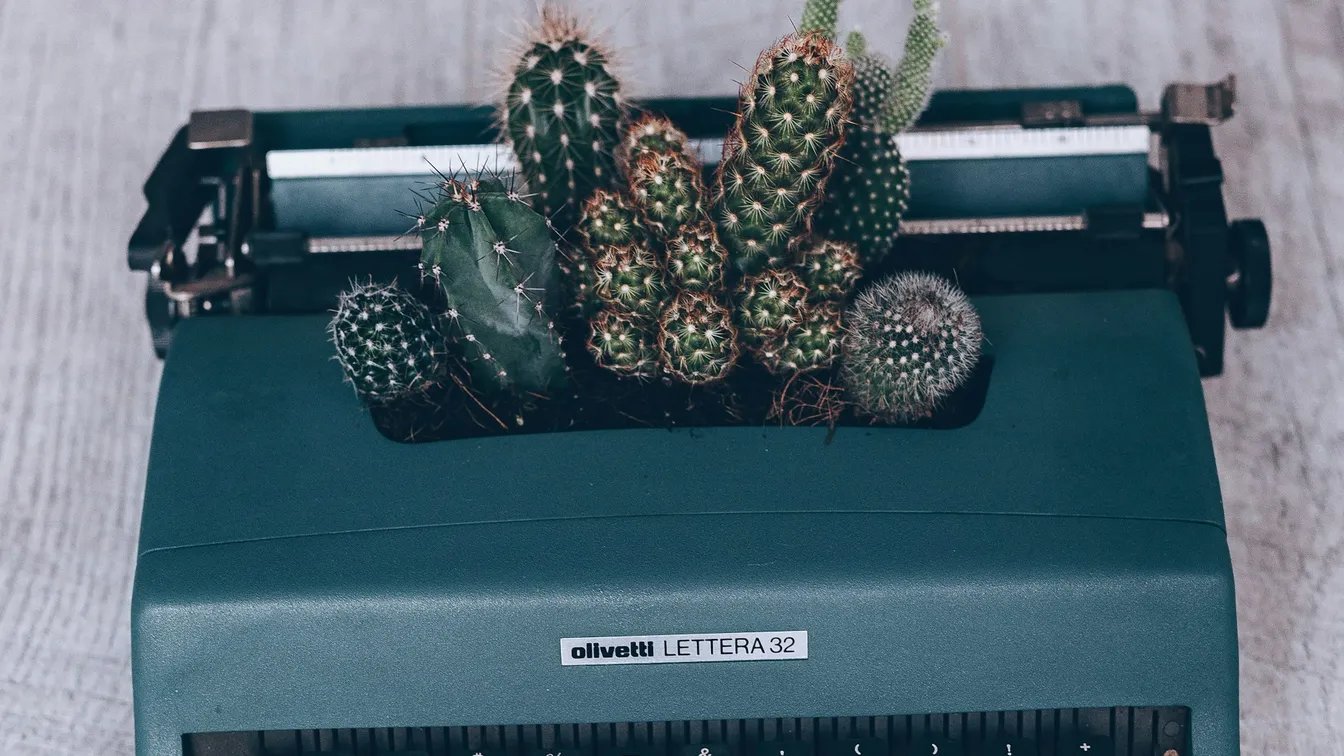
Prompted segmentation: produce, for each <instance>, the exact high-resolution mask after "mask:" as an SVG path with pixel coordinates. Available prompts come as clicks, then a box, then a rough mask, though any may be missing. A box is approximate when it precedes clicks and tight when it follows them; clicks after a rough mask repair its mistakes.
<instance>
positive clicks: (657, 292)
mask: <svg viewBox="0 0 1344 756" xmlns="http://www.w3.org/2000/svg"><path fill="white" fill-rule="evenodd" d="M593 270H594V271H595V272H596V274H597V296H598V298H599V299H601V300H602V303H603V306H604V307H605V308H609V309H612V310H615V311H617V312H621V313H625V314H629V315H634V316H636V317H639V318H656V317H657V316H658V313H659V312H660V311H661V310H662V307H663V302H664V301H665V300H666V299H667V282H666V279H664V277H663V270H662V266H661V265H659V263H658V259H657V258H656V257H654V255H653V253H652V252H650V251H649V250H648V249H647V248H645V247H640V246H636V245H630V246H625V247H606V248H604V250H603V251H602V252H601V256H600V257H598V258H597V260H596V261H595V262H594V263H593Z"/></svg>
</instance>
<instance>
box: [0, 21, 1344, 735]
mask: <svg viewBox="0 0 1344 756" xmlns="http://www.w3.org/2000/svg"><path fill="white" fill-rule="evenodd" d="M575 2H576V3H577V4H578V5H579V6H581V7H585V8H587V9H590V10H593V11H596V13H597V14H598V15H599V16H600V17H601V18H602V19H604V20H605V21H604V23H605V24H606V25H609V26H610V31H611V35H612V37H613V38H614V40H615V41H616V42H617V44H618V45H620V46H621V47H624V48H626V49H627V50H630V51H637V52H632V53H630V54H629V55H628V56H627V58H626V63H627V72H628V76H627V78H628V80H629V81H630V82H631V86H630V89H631V90H632V92H633V93H634V94H636V95H654V94H686V95H703V94H724V93H731V92H733V91H735V85H734V84H733V82H732V78H733V77H734V75H735V74H736V73H737V69H736V68H735V67H734V66H733V65H732V64H731V63H730V61H737V62H741V63H743V64H746V63H749V62H750V61H751V60H752V59H753V58H754V55H755V52H756V50H757V49H759V48H760V47H762V46H763V45H764V44H765V43H766V42H767V41H768V40H769V39H770V38H771V36H772V35H774V34H776V33H782V32H784V31H787V30H788V28H789V21H788V18H787V17H788V15H789V14H790V13H792V14H794V15H795V16H796V15H797V13H798V10H797V8H795V7H793V6H794V5H796V4H797V3H783V4H781V3H774V2H765V1H764V0H750V1H745V0H734V2H731V3H729V2H723V1H722V0H667V1H665V2H661V3H640V2H637V0H588V1H587V2H582V1H581V0H575ZM851 2H852V6H847V7H846V9H845V13H844V15H843V20H844V23H845V25H849V24H851V23H852V22H853V21H854V20H855V19H862V20H863V27H864V29H865V31H866V32H867V33H868V35H869V38H870V39H871V40H872V45H873V46H874V47H877V48H878V49H882V50H885V51H887V52H890V53H896V52H898V51H899V45H900V41H899V40H900V35H901V29H902V28H903V24H904V21H905V19H906V18H907V13H908V11H907V9H906V7H905V4H904V3H898V2H893V1H892V0H866V1H860V0H851ZM1340 2H1344V0H1291V2H1280V1H1278V0H1123V1H1113V0H993V2H983V1H982V2H973V0H944V2H943V8H944V19H945V22H946V25H947V27H948V29H949V30H950V31H951V33H952V35H953V42H952V45H951V47H950V49H949V51H948V53H947V56H946V57H945V59H944V61H943V64H942V67H941V69H940V70H939V72H938V75H937V83H938V85H939V86H942V87H951V86H1013V85H1048V84H1066V83H1100V82H1109V81H1117V80H1118V81H1122V82H1125V83H1129V84H1131V85H1133V86H1134V87H1135V88H1136V89H1137V90H1138V91H1139V92H1140V93H1141V96H1142V97H1143V98H1144V103H1145V105H1147V106H1152V105H1154V104H1155V99H1156V97H1157V96H1158V93H1159V92H1160V91H1161V88H1162V86H1163V85H1164V84H1165V83H1167V82H1168V81H1172V80H1182V79H1186V80H1196V81H1203V80H1213V79H1216V78H1220V77H1221V76H1222V75H1223V74H1224V73H1227V72H1229V71H1234V72H1236V73H1237V74H1239V76H1240V84H1241V95H1242V97H1241V103H1240V105H1241V107H1240V113H1239V114H1238V116H1237V117H1236V119H1235V120H1233V121H1232V122H1231V123H1229V124H1227V125H1225V126H1224V127H1222V128H1221V129H1220V130H1219V131H1218V136H1217V141H1218V145H1219V149H1220V153H1221V155H1222V157H1223V161H1224V168H1225V170H1226V174H1227V177H1228V184H1229V188H1228V200H1229V203H1230V205H1231V210H1232V211H1233V214H1234V215H1236V216H1259V217H1263V218H1264V219H1265V220H1266V221H1267V223H1268V224H1269V228H1270V233H1271V236H1272V240H1273V244H1274V252H1275V260H1274V262H1275V265H1276V266H1277V267H1276V271H1275V272H1276V285H1277V289H1276V296H1275V303H1274V307H1273V311H1272V316H1271V324H1270V327H1269V328H1268V329H1267V330H1264V331H1252V332H1249V333H1233V334H1232V336H1231V339H1230V343H1229V352H1228V368H1227V372H1226V374H1225V375H1224V376H1223V377H1222V378H1219V379H1216V380H1212V381H1208V382H1206V384H1205V390H1206V394H1207V400H1208V408H1209V414H1210V418H1211V424H1212V428H1213V435H1214V440H1215V443H1216V447H1217V454H1218V461H1219V465H1220V468H1221V476H1222V484H1223V493H1224V497H1225V500H1226V506H1227V515H1228V521H1229V531H1230V533H1229V539H1230V541H1231V547H1232V556H1233V560H1234V562H1235V568H1236V573H1237V585H1238V608H1239V615H1240V634H1241V642H1242V675H1241V677H1242V694H1241V695H1242V712H1243V713H1242V724H1243V741H1244V745H1243V752H1244V753H1247V754H1271V753H1272V754H1294V755H1297V756H1308V755H1310V756H1320V755H1322V754H1344V745H1341V743H1344V347H1342V346H1341V344H1342V343H1344V338H1342V334H1344V247H1341V243H1340V239H1344V126H1342V125H1341V124H1344V16H1342V15H1341V7H1340V4H1339V3H1340ZM487 9H489V10H487ZM496 9H498V10H496ZM531 9H532V3H531V0H508V1H507V2H504V1H502V0H494V1H492V2H489V3H485V2H475V1H474V0H455V1H454V0H402V1H401V2H397V3H384V2H367V1H366V2H355V1H354V0H350V1H349V2H317V1H316V0H302V1H299V2H270V1H269V0H247V1H246V2H243V1H239V0H218V1H216V2H210V1H209V0H153V1H150V0H145V1H144V2H140V3H134V4H130V3H127V4H123V3H107V2H98V0H55V1H51V2H40V3H39V2H34V1H33V0H0V208H3V211H4V212H3V216H0V753H2V754H6V755H8V754H75V753H81V754H129V753H131V750H132V745H131V737H132V719H131V687H130V670H129V665H128V661H127V655H128V644H129V631H128V627H127V625H128V617H127V605H128V600H129V593H130V581H131V574H132V567H133V553H134V548H135V542H136V527H137V519H138V516H139V507H140V497H141V489H142V487H143V483H144V471H145V456H146V452H147V448H148V445H149V433H150V423H151V419H152V415H153V408H154V395H155V386H156V382H157V379H158V372H159V365H158V364H157V363H156V361H155V360H154V359H153V356H152V354H151V351H150V348H149V342H148V337H147V336H146V331H145V323H144V317H143V315H142V312H141V296H142V287H143V280H142V279H143V277H142V276H141V275H132V274H130V273H128V272H127V271H126V269H125V241H126V239H127V237H128V235H129V233H130V230H131V229H132V227H133V226H134V224H135V221H136V219H137V218H138V216H139V213H140V212H141V211H142V209H143V208H142V203H141V198H140V195H139V191H138V187H139V184H140V183H141V181H142V180H143V179H144V178H145V177H146V176H147V174H148V172H149V170H150V168H151V167H152V165H153V163H154V161H155V159H156V158H157V157H158V155H159V153H160V151H161V150H162V148H163V147H164V146H165V145H166V143H167V140H168V138H169V136H170V134H171V133H172V131H173V130H174V129H175V128H176V127H177V126H178V125H179V124H180V123H182V122H183V121H184V120H185V119H186V117H187V114H188V112H189V111H190V110H192V109H193V108H201V107H228V106H245V107H251V108H258V109H260V108H277V107H302V106H311V107H323V106H359V105H372V104H402V103H416V102H420V103H425V102H427V103H435V102H449V101H462V100H481V99H485V98H488V97H489V96H490V88H491V73H490V70H491V67H492V66H493V65H494V63H495V61H497V60H498V56H497V52H498V50H499V48H500V46H501V45H502V44H503V43H504V40H505V38H506V36H507V33H508V32H510V31H511V30H512V29H513V28H514V23H513V19H514V17H515V16H517V15H518V14H519V13H521V12H523V11H529V10H531ZM762 18H768V19H770V20H769V21H767V22H762V20H761V19H762Z"/></svg>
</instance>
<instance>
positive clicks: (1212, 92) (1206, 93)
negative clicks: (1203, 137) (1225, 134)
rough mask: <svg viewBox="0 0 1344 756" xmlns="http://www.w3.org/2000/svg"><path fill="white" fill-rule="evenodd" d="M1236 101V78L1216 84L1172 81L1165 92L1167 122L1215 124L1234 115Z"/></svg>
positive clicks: (1164, 113) (1163, 98)
mask: <svg viewBox="0 0 1344 756" xmlns="http://www.w3.org/2000/svg"><path fill="white" fill-rule="evenodd" d="M1236 101H1237V77H1236V76H1234V75H1231V74H1229V75H1228V76H1227V78H1225V79H1223V80H1222V81H1220V82H1218V83H1216V84H1172V85H1170V86H1168V87H1167V89H1166V91H1165V92H1163V93H1162V116H1163V118H1164V120H1165V121H1166V122H1167V123H1177V124H1191V123H1193V124H1203V125H1206V126H1216V125H1218V124H1220V123H1222V122H1223V121H1226V120H1227V119H1229V118H1231V117H1232V115H1233V113H1234V112H1235V110H1234V107H1233V106H1234V105H1235V104H1236Z"/></svg>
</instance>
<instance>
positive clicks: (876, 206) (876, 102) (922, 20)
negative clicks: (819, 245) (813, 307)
mask: <svg viewBox="0 0 1344 756" xmlns="http://www.w3.org/2000/svg"><path fill="white" fill-rule="evenodd" d="M833 3H834V0H810V2H809V3H808V6H809V7H812V6H814V5H827V4H833ZM914 8H915V16H914V20H913V21H912V22H911V24H910V27H909V29H908V31H907V34H906V40H905V51H904V54H903V56H902V58H901V62H900V64H899V66H898V67H896V68H895V69H893V67H892V65H891V63H890V62H889V60H888V59H887V58H886V57H885V56H883V55H881V54H879V53H873V52H869V51H868V49H867V48H868V46H867V41H866V40H865V38H864V36H863V35H862V34H861V33H860V32H858V31H857V30H856V31H854V32H851V33H850V35H849V36H848V38H847V39H846V41H845V51H846V54H847V55H848V56H849V57H850V59H851V60H852V61H853V62H854V87H853V90H854V97H853V99H854V105H853V109H852V110H851V112H850V117H849V121H850V124H849V125H848V126H847V127H846V134H845V142H844V145H843V147H842V148H841V150H840V153H839V156H838V158H837V165H836V168H835V171H834V172H833V173H832V175H831V180H830V182H829V183H828V185H827V190H826V201H825V202H823V203H822V205H821V207H820V208H819V209H818V211H817V214H816V225H817V228H818V230H819V231H820V232H821V233H822V234H823V235H825V236H827V237H828V238H831V239H837V240H846V241H850V242H853V243H855V244H857V245H858V249H859V256H860V259H861V261H862V262H863V263H864V264H865V265H866V266H869V265H874V264H877V263H879V262H881V260H882V258H883V257H885V256H886V254H887V253H888V252H889V251H890V250H891V247H892V245H893V244H894V243H895V241H896V237H897V235H898V233H899V231H900V222H901V217H902V216H903V215H904V214H905V211H906V209H907V208H908V207H909V202H910V173H909V170H908V169H907V167H906V164H905V160H904V159H903V158H902V157H901V151H900V148H899V146H898V145H897V142H896V135H897V134H898V133H900V132H901V131H903V130H904V129H906V128H907V127H909V126H910V125H911V124H913V123H914V121H915V119H916V118H918V117H919V114H920V113H921V112H923V110H924V107H925V106H926V104H927V103H928V98H929V92H930V76H931V73H932V69H933V63H934V60H935V59H936V57H937V55H938V52H939V50H941V49H942V48H943V47H944V46H945V45H946V43H947V40H946V37H945V35H944V34H943V33H942V32H941V31H940V30H939V28H938V23H937V7H936V5H935V3H934V0H915V2H914ZM806 14H807V11H804V15H806ZM830 17H831V18H832V19H833V18H834V15H833V14H832V15H831V16H830ZM826 32H827V33H829V34H834V27H831V28H829V29H827V30H826Z"/></svg>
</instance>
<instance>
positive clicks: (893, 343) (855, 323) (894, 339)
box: [843, 273, 981, 423]
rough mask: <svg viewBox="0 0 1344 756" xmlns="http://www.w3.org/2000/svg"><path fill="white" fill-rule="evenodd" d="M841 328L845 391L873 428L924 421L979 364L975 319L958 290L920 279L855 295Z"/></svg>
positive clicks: (900, 279)
mask: <svg viewBox="0 0 1344 756" xmlns="http://www.w3.org/2000/svg"><path fill="white" fill-rule="evenodd" d="M845 320H846V323H847V327H848V334H847V336H846V339H845V346H844V361H843V373H844V383H845V389H846V391H847V392H848V395H849V397H850V399H851V401H852V402H853V403H854V404H855V405H856V407H857V408H858V409H859V410H861V411H862V412H864V413H866V414H868V415H871V416H873V417H874V418H876V419H878V420H882V421H887V422H898V423H903V422H911V421H914V420H918V419H920V418H922V417H927V416H928V415H930V414H932V412H933V411H934V410H935V409H937V408H938V406H939V405H940V404H941V403H942V402H943V401H944V400H946V399H947V397H948V396H949V395H950V394H951V393H952V392H953V391H955V390H956V389H957V388H958V387H960V386H961V385H962V384H963V383H965V382H966V379H967V378H969V377H970V375H971V372H972V370H974V368H975V365H976V363H977V361H978V360H979V358H980V342H981V332H980V316H979V314H978V313H977V312H976V311H975V308H974V306H972V305H971V303H970V301H969V300H968V299H967V298H966V295H965V294H964V293H962V291H961V290H960V289H958V288H957V287H956V286H954V285H953V284H951V283H949V282H948V281H946V280H945V279H943V278H940V277H938V276H935V275H931V274H928V273H902V274H899V275H896V276H892V277H890V278H887V279H884V280H882V281H879V282H878V283H876V284H874V285H873V286H871V287H869V288H868V289H866V290H865V291H863V292H862V293H860V294H859V297H858V299H856V300H855V302H854V304H853V305H852V306H850V308H849V311H848V312H847V313H846V317H845Z"/></svg>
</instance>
